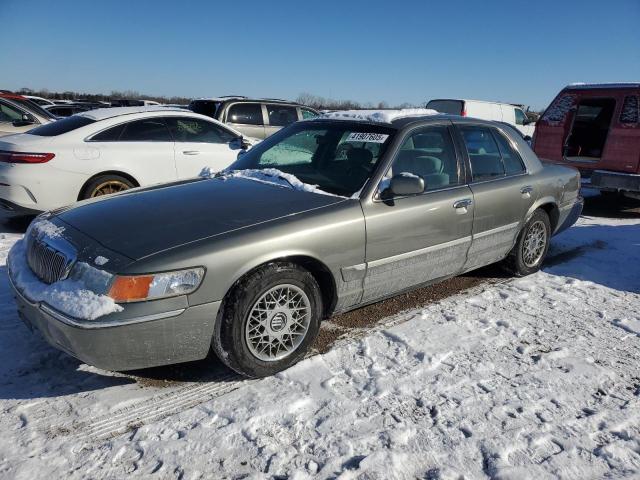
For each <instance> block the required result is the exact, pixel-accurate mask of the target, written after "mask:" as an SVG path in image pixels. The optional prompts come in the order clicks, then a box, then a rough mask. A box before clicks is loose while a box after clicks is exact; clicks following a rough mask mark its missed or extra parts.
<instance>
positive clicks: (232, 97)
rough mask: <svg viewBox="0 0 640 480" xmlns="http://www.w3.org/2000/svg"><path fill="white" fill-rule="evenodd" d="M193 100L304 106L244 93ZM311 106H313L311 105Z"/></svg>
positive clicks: (280, 99) (195, 99)
mask: <svg viewBox="0 0 640 480" xmlns="http://www.w3.org/2000/svg"><path fill="white" fill-rule="evenodd" d="M192 101H209V102H229V101H233V102H236V101H239V102H269V103H286V104H290V105H296V106H298V105H299V106H303V105H301V104H300V103H298V102H294V101H292V100H284V99H282V98H251V97H244V96H242V95H229V96H222V97H201V98H194V99H193V100H192ZM309 108H311V107H309Z"/></svg>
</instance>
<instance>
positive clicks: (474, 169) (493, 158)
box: [459, 126, 505, 182]
mask: <svg viewBox="0 0 640 480" xmlns="http://www.w3.org/2000/svg"><path fill="white" fill-rule="evenodd" d="M459 128H460V132H461V133H462V138H463V139H464V143H465V145H466V147H467V153H468V154H469V161H470V163H471V174H472V177H473V181H474V182H478V181H483V180H491V179H494V178H496V177H504V175H505V170H504V165H503V163H502V158H501V156H500V151H499V150H498V145H497V144H496V140H495V139H494V137H493V135H492V134H491V130H490V129H488V128H486V127H479V126H461V127H459Z"/></svg>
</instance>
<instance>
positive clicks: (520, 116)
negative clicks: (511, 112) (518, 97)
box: [515, 108, 527, 125]
mask: <svg viewBox="0 0 640 480" xmlns="http://www.w3.org/2000/svg"><path fill="white" fill-rule="evenodd" d="M515 112H516V125H524V121H525V120H526V118H527V116H526V115H525V114H524V112H523V111H522V110H520V109H519V108H516V109H515Z"/></svg>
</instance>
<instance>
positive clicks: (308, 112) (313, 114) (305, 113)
mask: <svg viewBox="0 0 640 480" xmlns="http://www.w3.org/2000/svg"><path fill="white" fill-rule="evenodd" d="M300 111H301V112H302V118H303V119H305V120H306V119H307V118H316V117H317V116H318V114H317V113H316V112H314V111H313V110H309V109H307V108H301V109H300Z"/></svg>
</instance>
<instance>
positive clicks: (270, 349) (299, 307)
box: [245, 284, 311, 362]
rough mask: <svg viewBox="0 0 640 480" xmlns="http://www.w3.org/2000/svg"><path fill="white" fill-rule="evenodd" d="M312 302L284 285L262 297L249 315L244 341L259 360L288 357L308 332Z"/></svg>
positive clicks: (302, 292) (292, 286) (268, 360)
mask: <svg viewBox="0 0 640 480" xmlns="http://www.w3.org/2000/svg"><path fill="white" fill-rule="evenodd" d="M310 320H311V302H310V301H309V297H308V296H307V294H306V293H305V292H304V290H302V289H301V288H299V287H297V286H295V285H291V284H283V285H277V286H275V287H272V288H270V289H269V290H267V291H266V292H265V293H263V294H262V295H261V296H260V298H258V300H257V301H256V302H255V303H254V304H253V307H251V310H250V311H249V316H248V318H247V322H246V326H245V341H246V344H247V347H248V348H249V351H250V352H251V353H252V354H253V355H254V356H255V357H256V358H258V359H259V360H262V361H265V362H273V361H277V360H282V359H283V358H286V357H288V356H289V355H291V354H292V353H293V352H294V351H295V350H296V349H297V348H298V347H299V346H300V344H301V343H302V341H303V340H304V338H305V336H306V335H307V332H308V330H309V324H310Z"/></svg>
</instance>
